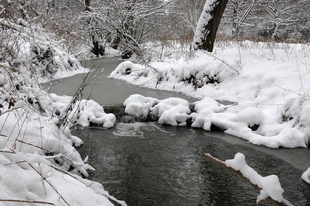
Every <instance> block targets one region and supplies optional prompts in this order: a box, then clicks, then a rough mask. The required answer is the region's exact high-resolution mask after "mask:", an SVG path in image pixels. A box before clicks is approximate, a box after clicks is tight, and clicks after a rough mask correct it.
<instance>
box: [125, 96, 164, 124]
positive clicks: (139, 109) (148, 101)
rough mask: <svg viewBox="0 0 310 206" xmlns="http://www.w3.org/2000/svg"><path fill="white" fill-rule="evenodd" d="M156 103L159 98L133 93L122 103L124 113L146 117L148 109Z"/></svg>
mask: <svg viewBox="0 0 310 206" xmlns="http://www.w3.org/2000/svg"><path fill="white" fill-rule="evenodd" d="M158 103H159V100H158V99H156V98H151V97H144V96H142V95H140V94H133V95H131V96H130V97H128V98H127V99H126V100H125V101H124V103H123V105H124V106H125V113H127V114H130V115H133V116H136V117H139V118H142V119H146V118H147V117H148V115H149V112H150V109H151V108H152V107H153V106H154V105H156V104H158Z"/></svg>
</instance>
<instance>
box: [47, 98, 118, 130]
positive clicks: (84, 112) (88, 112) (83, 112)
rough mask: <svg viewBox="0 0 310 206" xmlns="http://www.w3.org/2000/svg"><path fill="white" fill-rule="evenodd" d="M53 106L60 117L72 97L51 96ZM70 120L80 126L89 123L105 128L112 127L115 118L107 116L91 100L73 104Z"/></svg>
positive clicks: (110, 115) (101, 108) (111, 115)
mask: <svg viewBox="0 0 310 206" xmlns="http://www.w3.org/2000/svg"><path fill="white" fill-rule="evenodd" d="M51 98H52V100H53V106H54V107H55V108H56V109H57V110H59V111H60V116H62V115H63V114H64V113H65V112H66V109H67V108H68V106H69V105H70V101H71V99H72V97H68V96H58V95H56V94H51ZM71 113H72V115H70V119H71V121H72V122H76V123H77V124H79V125H81V126H89V125H90V123H93V124H98V125H102V126H103V127H105V128H111V127H114V125H115V122H116V117H115V115H114V114H107V113H105V112H104V109H103V107H102V106H101V105H99V104H98V103H97V102H95V101H93V100H81V101H78V102H76V103H75V105H74V108H73V110H72V112H71Z"/></svg>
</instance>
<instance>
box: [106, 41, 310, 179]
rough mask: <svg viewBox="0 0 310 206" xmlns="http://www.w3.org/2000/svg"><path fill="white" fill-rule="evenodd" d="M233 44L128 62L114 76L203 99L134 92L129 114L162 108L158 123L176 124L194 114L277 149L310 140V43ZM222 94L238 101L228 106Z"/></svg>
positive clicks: (197, 123)
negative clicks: (162, 97)
mask: <svg viewBox="0 0 310 206" xmlns="http://www.w3.org/2000/svg"><path fill="white" fill-rule="evenodd" d="M227 45H228V46H227ZM227 45H226V46H224V47H221V48H219V47H218V48H217V49H216V51H215V52H214V53H212V54H209V53H203V52H196V54H195V55H196V57H195V58H192V59H190V60H184V59H183V60H182V58H180V59H175V60H173V59H169V60H168V59H167V60H166V59H162V60H163V61H162V62H151V63H150V64H148V65H139V64H134V63H132V62H130V61H126V62H123V63H121V64H120V65H119V66H118V68H116V69H115V71H114V72H112V73H111V75H110V77H111V78H117V79H122V80H125V81H127V82H129V83H131V84H134V85H139V86H145V87H150V88H154V89H161V90H171V91H178V92H184V93H186V94H188V95H191V96H195V97H198V98H201V99H202V100H200V101H197V102H195V103H194V105H195V108H194V111H190V108H189V104H188V102H186V103H184V100H176V99H174V100H169V99H168V100H163V101H160V100H154V99H150V98H145V97H131V98H129V100H126V102H125V105H126V107H127V110H128V112H129V113H136V114H138V115H142V116H143V115H149V114H150V115H158V118H159V120H158V121H159V123H164V124H171V125H179V126H184V125H186V123H185V122H186V121H191V126H192V127H199V128H203V129H205V130H210V129H211V126H212V125H213V126H216V127H217V128H220V129H222V130H224V131H225V132H226V133H228V134H232V135H234V136H237V137H240V138H242V139H245V140H247V141H249V142H251V143H252V144H256V145H264V146H267V147H271V148H278V147H286V148H294V147H307V146H308V144H309V137H310V119H309V111H310V99H309V88H310V81H309V80H310V73H309V62H310V47H309V45H308V44H296V45H295V44H275V43H252V42H243V43H242V44H236V43H231V42H230V43H227ZM215 99H216V100H222V101H228V102H235V103H236V104H232V105H221V104H220V103H218V102H217V101H215ZM154 102H155V103H156V104H154ZM163 105H164V106H163ZM136 110H137V111H136ZM158 110H159V111H160V112H158ZM308 178H309V172H308V173H305V174H304V175H303V179H304V180H305V181H307V179H308Z"/></svg>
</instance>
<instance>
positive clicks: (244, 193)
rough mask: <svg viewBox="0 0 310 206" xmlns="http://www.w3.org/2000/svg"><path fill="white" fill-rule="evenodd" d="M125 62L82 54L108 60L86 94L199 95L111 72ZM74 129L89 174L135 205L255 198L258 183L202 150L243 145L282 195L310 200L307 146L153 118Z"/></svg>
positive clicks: (70, 83)
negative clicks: (253, 140)
mask: <svg viewBox="0 0 310 206" xmlns="http://www.w3.org/2000/svg"><path fill="white" fill-rule="evenodd" d="M119 62H120V61H119V60H116V59H101V60H92V61H86V62H83V64H84V66H87V67H93V66H95V67H103V68H105V70H104V72H103V74H102V75H100V76H99V77H98V80H97V81H96V82H92V83H91V85H89V86H88V87H87V88H86V89H85V92H84V95H85V97H87V96H91V97H90V98H91V99H94V100H95V101H97V102H99V103H100V104H102V105H115V104H116V105H119V104H121V103H122V102H123V101H124V100H125V99H126V98H127V97H128V96H129V95H130V94H135V93H139V94H142V95H144V96H150V97H155V98H159V99H163V98H167V97H171V96H177V97H181V98H185V99H187V100H188V101H190V102H193V101H195V100H196V99H194V98H191V97H188V96H185V95H182V94H179V93H172V92H164V91H157V90H152V89H146V88H138V87H135V86H130V85H128V84H126V83H125V82H122V81H116V80H113V79H108V78H106V76H107V75H109V74H110V73H111V72H112V70H113V69H115V67H116V66H117V65H118V63H119ZM82 77H83V75H77V76H74V77H70V78H66V79H62V80H58V81H57V82H54V84H53V86H52V87H51V92H54V93H56V94H65V95H73V94H74V92H75V90H76V88H77V86H78V85H79V84H80V81H81V79H82ZM94 86H95V87H94ZM90 94H91V95H90ZM73 134H74V135H77V136H79V137H80V138H81V139H82V140H83V141H84V143H85V144H84V145H83V146H82V147H81V148H78V150H79V152H80V153H81V155H82V157H83V158H84V157H86V156H88V157H89V164H91V165H92V166H93V167H95V168H96V171H95V172H93V173H92V174H91V179H92V180H95V181H97V182H100V183H101V184H102V185H103V186H104V187H105V189H107V190H108V191H109V193H110V194H111V195H113V196H114V197H116V198H118V199H120V200H125V201H126V203H127V204H128V205H129V206H140V205H141V206H142V205H143V206H148V205H150V206H151V205H159V206H170V205H171V206H174V205H184V206H203V205H206V206H208V205H214V206H215V205H216V206H225V205H227V206H230V205H231V206H243V205H244V206H247V205H249V206H250V205H256V198H257V196H258V195H259V192H258V191H257V190H255V189H254V188H252V186H250V185H249V184H248V183H247V182H245V181H244V180H243V179H241V178H240V177H239V176H237V175H235V174H234V173H233V172H232V171H230V170H227V169H225V168H222V167H220V166H218V165H215V164H214V163H212V162H210V161H209V160H208V159H206V158H205V157H204V156H203V154H204V153H210V154H211V155H213V156H215V157H217V158H219V159H222V160H226V159H232V158H233V157H234V155H235V154H236V153H237V152H242V153H243V154H244V155H245V156H246V159H247V162H248V164H249V165H250V166H251V167H253V168H254V169H255V170H256V171H257V172H258V173H259V174H261V175H262V176H267V175H271V174H275V175H278V177H279V179H280V182H281V185H282V188H283V189H284V190H285V192H284V197H285V198H286V199H287V200H289V201H290V202H291V203H292V204H294V205H296V206H304V205H310V186H309V185H307V184H306V183H304V182H303V181H302V179H301V175H302V173H303V172H304V171H305V170H306V169H307V168H308V167H309V166H310V151H309V149H301V148H299V149H269V148H265V147H257V146H253V145H251V144H248V143H246V142H245V141H243V140H241V139H238V138H236V137H233V136H229V135H226V134H224V133H222V132H206V131H203V130H201V129H192V128H188V127H170V126H160V125H158V124H157V123H154V122H149V123H139V122H136V123H118V124H117V125H116V126H115V127H114V128H112V129H104V128H101V127H98V126H91V127H84V128H81V127H77V128H76V129H75V130H74V131H73ZM264 205H272V204H268V203H266V204H264Z"/></svg>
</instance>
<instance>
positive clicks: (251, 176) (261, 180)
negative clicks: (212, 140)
mask: <svg viewBox="0 0 310 206" xmlns="http://www.w3.org/2000/svg"><path fill="white" fill-rule="evenodd" d="M225 164H226V166H228V167H231V168H232V169H234V170H236V171H240V172H241V174H242V175H243V176H244V177H245V178H247V179H248V180H250V182H251V183H252V184H254V185H257V186H258V187H259V188H261V189H262V190H261V191H260V195H259V196H258V197H257V203H259V202H260V201H262V200H265V199H266V198H268V197H271V198H272V199H273V200H276V201H277V202H283V201H284V198H283V195H282V194H283V192H284V190H283V189H282V187H281V184H280V181H279V178H278V176H276V175H270V176H267V177H262V176H261V175H259V174H258V173H257V172H256V171H255V170H254V169H253V168H251V167H250V166H249V165H248V164H247V163H246V161H245V156H244V155H243V154H242V153H237V154H236V155H235V158H234V159H232V160H226V161H225Z"/></svg>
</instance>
